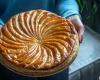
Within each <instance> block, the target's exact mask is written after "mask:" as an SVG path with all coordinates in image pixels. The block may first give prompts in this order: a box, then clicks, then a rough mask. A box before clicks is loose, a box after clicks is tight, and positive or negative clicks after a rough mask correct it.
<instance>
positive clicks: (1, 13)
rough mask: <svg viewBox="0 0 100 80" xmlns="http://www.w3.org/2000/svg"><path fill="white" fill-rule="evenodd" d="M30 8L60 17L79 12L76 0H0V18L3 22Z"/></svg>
mask: <svg viewBox="0 0 100 80" xmlns="http://www.w3.org/2000/svg"><path fill="white" fill-rule="evenodd" d="M32 9H45V10H48V11H51V12H54V13H56V14H58V15H60V16H62V17H68V16H71V15H74V14H79V9H78V5H77V3H76V0H0V18H1V19H2V21H4V22H6V21H7V20H8V19H9V18H10V17H11V16H13V15H15V14H17V13H19V12H23V11H27V10H32ZM0 22H1V21H0Z"/></svg>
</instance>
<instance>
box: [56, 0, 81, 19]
mask: <svg viewBox="0 0 100 80" xmlns="http://www.w3.org/2000/svg"><path fill="white" fill-rule="evenodd" d="M56 10H57V13H58V14H59V15H60V16H62V17H64V18H65V17H69V16H71V15H79V7H78V4H77V2H76V0H57V4H56Z"/></svg>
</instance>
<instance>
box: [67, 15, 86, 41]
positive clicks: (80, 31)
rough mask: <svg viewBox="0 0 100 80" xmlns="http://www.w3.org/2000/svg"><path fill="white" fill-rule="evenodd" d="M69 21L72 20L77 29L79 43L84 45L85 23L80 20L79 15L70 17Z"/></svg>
mask: <svg viewBox="0 0 100 80" xmlns="http://www.w3.org/2000/svg"><path fill="white" fill-rule="evenodd" d="M68 20H70V21H71V22H72V23H73V25H74V26H75V29H76V30H77V32H78V35H79V42H80V43H82V41H83V35H84V30H85V28H84V25H83V23H82V22H81V20H80V17H79V16H78V15H74V16H70V17H69V18H68Z"/></svg>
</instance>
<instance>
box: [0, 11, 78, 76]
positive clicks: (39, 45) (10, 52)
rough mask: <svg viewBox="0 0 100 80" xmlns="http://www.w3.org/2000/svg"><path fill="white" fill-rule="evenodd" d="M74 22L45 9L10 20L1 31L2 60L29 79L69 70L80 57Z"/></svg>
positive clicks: (21, 14) (22, 14)
mask: <svg viewBox="0 0 100 80" xmlns="http://www.w3.org/2000/svg"><path fill="white" fill-rule="evenodd" d="M78 47H79V40H78V34H77V32H76V30H75V28H74V26H73V25H72V23H71V22H70V21H68V20H66V19H64V18H62V17H60V16H58V15H56V14H54V13H52V12H49V11H46V10H31V11H27V12H22V13H19V14H17V15H15V16H13V17H11V18H10V19H9V20H8V21H7V23H6V24H5V25H4V27H3V28H2V29H1V31H0V51H1V54H0V61H1V63H2V64H3V65H5V66H7V68H9V69H11V70H13V71H15V72H18V73H20V74H24V75H28V76H46V75H52V74H54V73H56V72H59V71H60V70H63V69H64V68H65V67H68V65H69V63H70V62H72V60H73V58H74V57H75V55H76V54H77V49H78Z"/></svg>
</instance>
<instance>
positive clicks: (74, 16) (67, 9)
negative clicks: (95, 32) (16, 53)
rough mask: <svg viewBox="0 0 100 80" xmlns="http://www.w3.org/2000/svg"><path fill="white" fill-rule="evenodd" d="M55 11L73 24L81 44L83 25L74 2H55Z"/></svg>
mask: <svg viewBox="0 0 100 80" xmlns="http://www.w3.org/2000/svg"><path fill="white" fill-rule="evenodd" d="M56 11H57V13H58V14H59V15H60V16H62V17H64V18H67V19H69V20H70V21H71V22H72V23H73V24H74V26H75V28H76V30H77V32H78V34H79V40H80V43H81V42H82V39H83V34H84V25H83V23H82V22H81V19H80V14H79V7H78V4H77V2H76V0H57V4H56Z"/></svg>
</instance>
